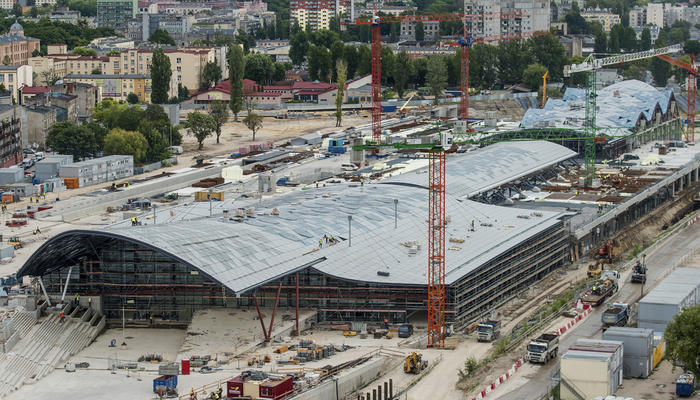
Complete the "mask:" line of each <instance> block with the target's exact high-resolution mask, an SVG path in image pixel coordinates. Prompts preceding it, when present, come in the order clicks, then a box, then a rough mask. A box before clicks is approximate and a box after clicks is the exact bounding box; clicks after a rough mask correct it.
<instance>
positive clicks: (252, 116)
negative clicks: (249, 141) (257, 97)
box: [243, 101, 263, 141]
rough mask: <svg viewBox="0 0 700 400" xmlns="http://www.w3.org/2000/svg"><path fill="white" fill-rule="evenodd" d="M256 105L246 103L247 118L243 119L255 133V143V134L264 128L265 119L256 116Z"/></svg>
mask: <svg viewBox="0 0 700 400" xmlns="http://www.w3.org/2000/svg"><path fill="white" fill-rule="evenodd" d="M254 108H255V105H254V104H253V103H252V102H249V101H248V102H246V111H247V113H246V116H245V117H244V118H243V123H244V124H245V126H246V127H248V129H250V130H251V132H253V141H255V133H256V132H257V131H258V130H259V129H260V128H262V126H263V119H262V117H261V116H260V115H258V114H256V113H255V111H254V110H253V109H254Z"/></svg>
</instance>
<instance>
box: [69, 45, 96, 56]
mask: <svg viewBox="0 0 700 400" xmlns="http://www.w3.org/2000/svg"><path fill="white" fill-rule="evenodd" d="M73 54H78V55H81V56H83V57H97V51H96V50H95V49H86V48H85V47H76V48H74V49H73Z"/></svg>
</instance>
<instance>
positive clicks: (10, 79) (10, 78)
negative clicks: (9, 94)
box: [7, 74, 15, 82]
mask: <svg viewBox="0 0 700 400" xmlns="http://www.w3.org/2000/svg"><path fill="white" fill-rule="evenodd" d="M14 77H15V76H14V75H12V74H10V75H8V78H7V81H8V82H12V80H13V79H14Z"/></svg>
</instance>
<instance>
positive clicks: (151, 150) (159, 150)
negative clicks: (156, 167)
mask: <svg viewBox="0 0 700 400" xmlns="http://www.w3.org/2000/svg"><path fill="white" fill-rule="evenodd" d="M139 132H140V133H141V134H142V135H143V137H144V138H146V141H147V142H148V150H146V155H145V160H146V161H149V162H152V161H160V160H164V159H166V158H168V157H170V152H169V151H167V148H168V140H167V139H166V136H165V135H164V134H163V133H161V132H160V131H159V130H158V129H156V128H155V127H154V124H153V123H152V122H150V121H146V120H144V121H141V125H139Z"/></svg>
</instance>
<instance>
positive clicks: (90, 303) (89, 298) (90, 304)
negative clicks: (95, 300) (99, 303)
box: [88, 297, 92, 308]
mask: <svg viewBox="0 0 700 400" xmlns="http://www.w3.org/2000/svg"><path fill="white" fill-rule="evenodd" d="M88 307H89V308H92V297H88Z"/></svg>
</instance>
